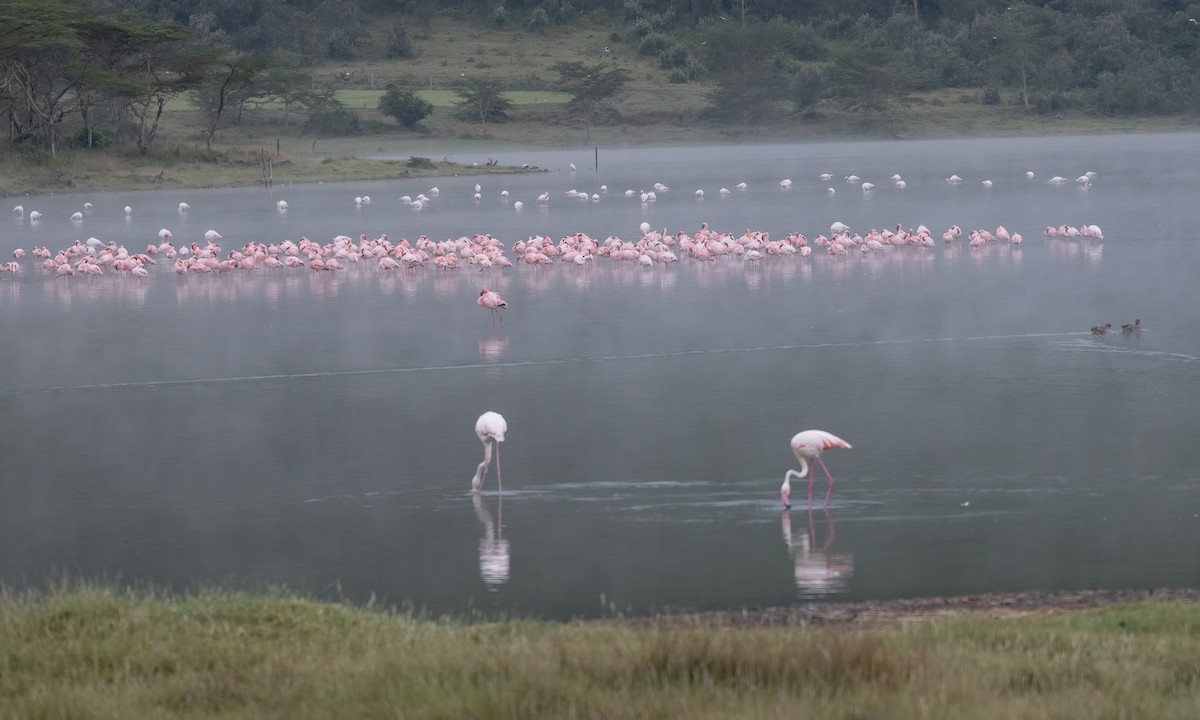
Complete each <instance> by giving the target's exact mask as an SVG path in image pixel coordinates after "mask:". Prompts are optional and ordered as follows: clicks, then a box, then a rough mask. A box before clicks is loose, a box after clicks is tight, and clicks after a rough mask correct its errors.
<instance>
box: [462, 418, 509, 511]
mask: <svg viewBox="0 0 1200 720" xmlns="http://www.w3.org/2000/svg"><path fill="white" fill-rule="evenodd" d="M506 432H508V423H506V422H504V416H503V415H501V414H500V413H497V412H492V411H490V410H489V411H487V412H485V413H484V414H482V415H480V416H479V419H478V420H476V421H475V436H476V437H478V438H479V442H481V443H483V462H481V463H479V467H477V468H475V477H473V478H471V492H476V493H477V492H480V491H481V490H483V481H484V480H485V479H486V478H487V470H488V465H489V464H490V463H491V462H492V446H493V445H496V443H502V442H504V433H506ZM496 488H497V489H498V490H501V491H503V490H504V485H503V483H501V482H500V446H499V445H496Z"/></svg>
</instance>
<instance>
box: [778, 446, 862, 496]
mask: <svg viewBox="0 0 1200 720" xmlns="http://www.w3.org/2000/svg"><path fill="white" fill-rule="evenodd" d="M838 447H844V448H850V447H851V445H850V443H848V442H846V441H845V440H843V439H841V438H840V437H838V436H837V435H834V434H833V433H828V432H825V431H824V430H804V431H802V432H798V433H796V435H795V436H794V437H792V452H793V453H794V454H795V455H796V459H797V460H799V461H800V470H799V472H797V471H796V470H788V471H787V472H786V473H784V476H783V485H782V486H780V488H779V497H780V499H781V500H783V506H784V507H791V506H792V504H791V503H790V502H789V501H788V497H789V496H790V495H791V493H792V476H795V477H796V479H797V480H803V479H804V478H806V477H807V478H808V501H809V502H810V503H811V502H812V491H813V478H812V476H811V475H809V473H808V461H809V459H810V458H811V459H814V460H816V461H817V462H818V463H820V465H821V469H822V470H824V471H825V477H827V478H829V489H828V490H826V491H825V502H826V503H828V502H829V494H830V493H831V492H833V476H832V475H830V474H829V468H827V467H825V461H824V460H822V459H821V452H822V451H824V450H829V449H830V448H838Z"/></svg>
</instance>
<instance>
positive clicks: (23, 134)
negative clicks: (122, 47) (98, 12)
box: [0, 0, 84, 155]
mask: <svg viewBox="0 0 1200 720" xmlns="http://www.w3.org/2000/svg"><path fill="white" fill-rule="evenodd" d="M81 10H82V9H81V7H80V6H79V5H77V4H75V3H72V2H68V1H67V0H9V1H8V2H5V3H4V4H3V6H0V92H3V97H4V98H5V102H6V107H5V113H6V114H7V116H8V121H9V136H10V138H11V139H13V140H26V139H34V140H37V141H39V142H41V143H42V144H43V145H44V146H45V147H47V148H48V149H49V150H50V153H51V154H52V155H53V154H54V152H55V149H56V147H57V142H56V140H57V132H56V126H57V125H58V124H59V123H60V122H62V119H63V116H64V114H65V112H66V110H65V109H64V107H63V104H64V99H65V98H66V97H67V94H68V93H69V92H70V91H71V90H72V89H73V86H74V82H73V80H72V79H71V78H70V76H69V73H68V71H67V69H68V67H69V66H70V65H71V64H72V63H73V62H74V59H75V52H76V51H78V50H79V49H80V48H82V47H83V41H82V39H80V37H79V32H78V31H79V25H80V23H81V22H83V20H84V13H83V12H82V11H81Z"/></svg>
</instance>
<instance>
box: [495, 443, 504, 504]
mask: <svg viewBox="0 0 1200 720" xmlns="http://www.w3.org/2000/svg"><path fill="white" fill-rule="evenodd" d="M496 490H498V491H499V492H500V493H501V495H503V494H504V484H503V483H501V482H500V443H496Z"/></svg>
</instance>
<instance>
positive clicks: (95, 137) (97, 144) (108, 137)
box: [71, 127, 115, 150]
mask: <svg viewBox="0 0 1200 720" xmlns="http://www.w3.org/2000/svg"><path fill="white" fill-rule="evenodd" d="M71 139H72V141H74V143H75V146H76V147H81V148H86V147H87V146H88V130H87V128H85V127H82V128H79V132H77V133H75V135H74V136H72V138H71ZM114 141H115V138H114V137H113V134H112V133H111V132H109V131H108V130H101V129H100V128H92V146H91V149H93V150H99V149H102V148H106V147H112V144H113V142H114Z"/></svg>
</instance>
